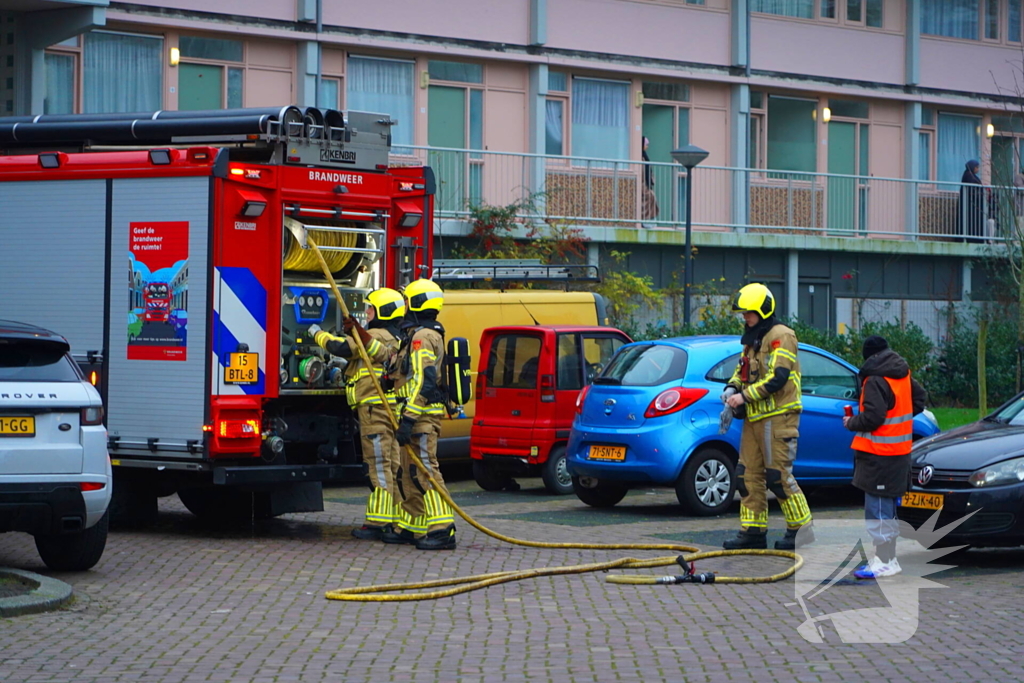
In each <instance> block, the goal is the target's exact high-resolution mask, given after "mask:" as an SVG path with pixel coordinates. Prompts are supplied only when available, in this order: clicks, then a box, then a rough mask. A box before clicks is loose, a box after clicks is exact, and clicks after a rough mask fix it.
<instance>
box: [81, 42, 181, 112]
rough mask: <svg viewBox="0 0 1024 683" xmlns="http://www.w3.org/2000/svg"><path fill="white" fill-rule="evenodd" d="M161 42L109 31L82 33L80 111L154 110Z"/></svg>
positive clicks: (159, 82) (157, 98)
mask: <svg viewBox="0 0 1024 683" xmlns="http://www.w3.org/2000/svg"><path fill="white" fill-rule="evenodd" d="M163 53H164V40H163V38H160V37H158V36H143V35H137V34H127V33H111V32H108V31H92V32H91V33H87V34H85V47H84V52H83V56H82V111H83V112H84V113H86V114H105V113H109V112H133V111H156V110H158V109H160V108H161V105H162V101H163V98H162V94H163V89H164V88H163V82H164V81H163Z"/></svg>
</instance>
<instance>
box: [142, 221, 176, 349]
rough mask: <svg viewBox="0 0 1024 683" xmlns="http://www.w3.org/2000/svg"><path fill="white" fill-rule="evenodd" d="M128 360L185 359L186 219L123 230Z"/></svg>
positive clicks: (150, 223) (144, 224)
mask: <svg viewBox="0 0 1024 683" xmlns="http://www.w3.org/2000/svg"><path fill="white" fill-rule="evenodd" d="M128 291H129V303H128V359H129V360H186V358H187V357H186V341H187V334H188V310H187V308H188V305H187V304H188V221H163V222H138V223H129V226H128Z"/></svg>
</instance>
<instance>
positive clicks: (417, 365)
mask: <svg viewBox="0 0 1024 683" xmlns="http://www.w3.org/2000/svg"><path fill="white" fill-rule="evenodd" d="M443 364H444V337H443V336H441V333H440V332H438V331H437V330H434V329H431V328H429V327H420V328H417V329H416V330H415V331H414V332H413V333H412V337H411V338H410V339H409V343H408V344H406V345H404V346H403V347H402V348H401V349H400V350H399V352H398V358H397V359H396V360H395V368H396V371H395V394H396V395H397V396H398V399H399V401H403V400H404V403H405V405H404V407H403V408H402V413H403V414H404V415H409V416H410V417H412V418H418V417H419V416H420V415H444V413H445V408H444V404H443V403H441V402H439V400H438V399H439V397H440V393H441V389H440V382H441V372H442V368H443V367H444V366H443Z"/></svg>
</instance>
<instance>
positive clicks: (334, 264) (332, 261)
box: [283, 217, 359, 273]
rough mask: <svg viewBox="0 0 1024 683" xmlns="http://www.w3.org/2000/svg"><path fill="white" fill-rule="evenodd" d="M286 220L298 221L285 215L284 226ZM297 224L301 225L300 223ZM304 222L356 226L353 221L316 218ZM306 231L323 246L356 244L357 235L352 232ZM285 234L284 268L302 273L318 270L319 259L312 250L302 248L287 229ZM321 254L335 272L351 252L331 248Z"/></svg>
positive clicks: (310, 224)
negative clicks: (330, 220)
mask: <svg viewBox="0 0 1024 683" xmlns="http://www.w3.org/2000/svg"><path fill="white" fill-rule="evenodd" d="M288 221H292V222H293V223H299V221H296V220H295V219H294V218H289V217H285V219H284V222H285V224H286V226H287V224H288ZM299 224H300V225H301V223H299ZM305 224H306V225H308V226H314V225H330V226H332V227H346V228H354V227H356V224H355V223H332V222H328V221H317V220H307V221H306V222H305ZM308 233H309V235H311V236H312V237H314V238H315V239H316V242H317V244H320V245H323V246H325V247H345V248H351V247H354V246H356V241H357V239H358V237H359V236H358V235H357V234H356V233H352V232H332V231H329V230H309V231H308ZM285 234H287V235H288V251H287V252H285V255H284V264H283V267H284V269H285V270H294V271H300V272H304V273H310V272H316V271H319V270H320V261H319V260H318V259H317V257H316V254H314V253H313V250H312V249H303V248H302V246H301V245H300V244H299V243H298V242H297V241H296V240H295V237H294V236H293V235H292V234H291V232H290V231H289V230H285ZM322 255H323V258H324V261H326V262H327V265H328V267H329V268H330V269H331V272H332V273H337V272H338V271H339V270H341V269H342V268H344V267H345V265H346V264H348V262H349V261H350V260H351V259H352V252H349V251H333V250H331V251H326V252H323V254H322Z"/></svg>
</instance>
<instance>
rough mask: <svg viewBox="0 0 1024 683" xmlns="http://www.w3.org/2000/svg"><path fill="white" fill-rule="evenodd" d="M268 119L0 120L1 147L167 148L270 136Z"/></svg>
mask: <svg viewBox="0 0 1024 683" xmlns="http://www.w3.org/2000/svg"><path fill="white" fill-rule="evenodd" d="M269 125H270V116H269V115H267V114H260V115H250V116H220V117H211V118H201V119H196V118H174V119H160V120H156V121H154V120H153V119H151V118H147V119H132V120H128V119H125V120H115V121H109V120H108V121H73V122H67V123H65V122H54V123H24V122H19V123H7V122H6V121H5V120H3V119H0V145H12V144H13V145H19V144H21V145H23V144H30V143H31V144H35V145H38V144H41V143H45V144H57V143H74V142H80V141H83V140H88V141H89V142H90V143H91V144H94V145H95V144H109V143H134V144H142V143H145V144H169V143H171V142H172V139H173V138H176V137H185V136H215V135H261V134H263V133H267V132H269V130H268V129H269Z"/></svg>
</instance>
